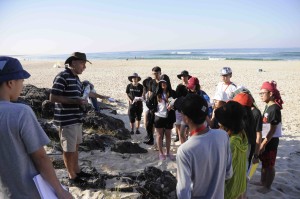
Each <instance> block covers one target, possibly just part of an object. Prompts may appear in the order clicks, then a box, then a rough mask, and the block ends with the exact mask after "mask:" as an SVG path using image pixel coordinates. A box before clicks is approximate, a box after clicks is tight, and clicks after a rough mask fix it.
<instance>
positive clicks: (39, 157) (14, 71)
mask: <svg viewBox="0 0 300 199" xmlns="http://www.w3.org/2000/svg"><path fill="white" fill-rule="evenodd" d="M29 77H30V74H29V73H28V72H27V71H25V70H24V69H23V67H22V65H21V63H20V62H19V61H18V60H17V59H14V58H11V57H4V56H0V110H1V111H0V159H1V164H0V197H1V198H16V199H18V198H40V195H39V192H38V189H37V188H36V186H35V184H34V181H33V177H34V176H36V175H38V174H41V176H42V177H43V179H44V180H46V181H47V182H48V183H49V184H50V185H51V186H52V187H53V189H54V191H55V193H56V195H57V197H58V198H72V195H71V194H70V193H69V192H67V191H66V190H65V189H63V188H62V186H61V184H60V183H59V181H58V179H57V177H56V174H55V171H54V169H53V166H52V163H51V161H50V159H49V158H48V156H47V155H46V152H45V150H44V145H46V144H48V143H49V142H50V140H49V138H48V137H47V135H46V133H45V132H44V130H43V129H42V128H41V126H40V124H39V123H38V121H37V119H36V116H35V115H34V113H33V111H32V109H31V108H30V107H29V106H27V105H24V104H19V103H12V102H11V101H16V100H17V99H18V97H19V96H20V93H21V91H22V88H23V82H24V79H27V78H29Z"/></svg>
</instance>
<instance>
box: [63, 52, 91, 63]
mask: <svg viewBox="0 0 300 199" xmlns="http://www.w3.org/2000/svg"><path fill="white" fill-rule="evenodd" d="M73 60H83V61H87V62H89V63H90V64H92V63H91V62H90V61H89V60H87V59H86V55H85V53H81V52H74V53H72V54H71V56H70V57H69V58H68V59H67V60H66V61H65V64H71V62H72V61H73Z"/></svg>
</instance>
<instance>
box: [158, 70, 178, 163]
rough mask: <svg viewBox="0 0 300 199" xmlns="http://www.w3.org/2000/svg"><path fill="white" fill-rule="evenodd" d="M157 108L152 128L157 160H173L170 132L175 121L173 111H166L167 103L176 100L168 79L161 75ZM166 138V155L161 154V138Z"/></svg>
mask: <svg viewBox="0 0 300 199" xmlns="http://www.w3.org/2000/svg"><path fill="white" fill-rule="evenodd" d="M156 96H157V107H156V111H155V113H154V114H155V119H154V126H155V131H156V143H157V147H158V151H159V159H160V160H165V159H166V158H169V159H170V160H174V156H173V155H172V154H171V153H170V146H171V131H172V129H173V125H174V122H175V120H176V117H175V111H174V110H173V109H168V107H169V103H170V101H171V100H172V99H175V98H176V94H175V91H174V90H172V87H171V84H170V79H169V77H168V76H167V75H162V79H161V80H160V81H159V83H158V90H157V93H156ZM164 135H165V137H166V154H165V153H164V152H163V149H162V148H163V146H162V144H163V136H164Z"/></svg>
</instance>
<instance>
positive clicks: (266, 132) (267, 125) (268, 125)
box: [262, 123, 271, 138]
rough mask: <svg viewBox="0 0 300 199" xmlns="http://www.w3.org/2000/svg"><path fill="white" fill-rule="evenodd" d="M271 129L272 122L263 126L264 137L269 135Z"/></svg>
mask: <svg viewBox="0 0 300 199" xmlns="http://www.w3.org/2000/svg"><path fill="white" fill-rule="evenodd" d="M270 129H271V124H270V123H264V124H263V126H262V137H263V138H266V136H267V135H268V133H269V131H270Z"/></svg>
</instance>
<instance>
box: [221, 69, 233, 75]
mask: <svg viewBox="0 0 300 199" xmlns="http://www.w3.org/2000/svg"><path fill="white" fill-rule="evenodd" d="M229 74H232V70H231V68H230V67H223V68H222V69H221V72H220V75H229Z"/></svg>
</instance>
